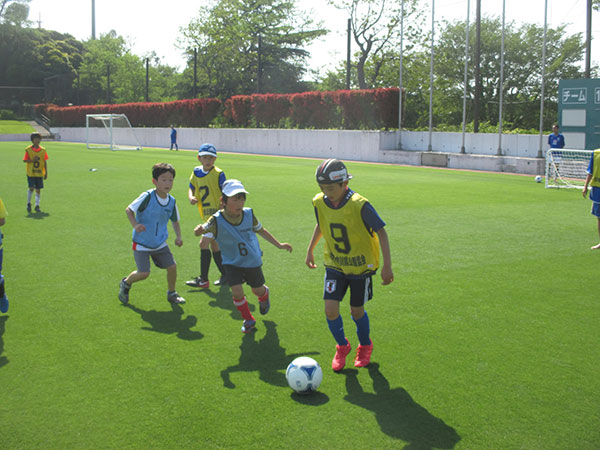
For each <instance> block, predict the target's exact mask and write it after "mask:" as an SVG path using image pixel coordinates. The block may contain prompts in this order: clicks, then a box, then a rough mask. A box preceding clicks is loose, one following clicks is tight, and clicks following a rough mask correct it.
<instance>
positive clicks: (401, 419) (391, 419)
mask: <svg viewBox="0 0 600 450" xmlns="http://www.w3.org/2000/svg"><path fill="white" fill-rule="evenodd" d="M368 371H369V375H370V377H371V379H372V380H373V389H374V390H375V393H374V394H373V393H369V392H364V390H363V388H362V386H361V385H360V383H359V381H358V376H357V375H358V370H356V369H351V370H345V371H343V373H344V374H345V375H346V390H347V391H348V395H346V396H345V397H344V400H346V401H348V402H350V403H352V404H355V405H358V406H360V407H362V408H365V409H368V410H369V411H373V412H374V413H375V418H376V419H377V422H378V423H379V426H380V427H381V431H383V432H384V433H385V434H387V435H388V436H391V437H392V438H395V439H401V440H403V441H405V442H408V444H407V445H406V447H404V448H405V449H432V448H447V449H451V448H454V446H455V445H456V444H457V443H458V441H460V436H459V435H458V433H457V432H456V430H454V428H452V427H451V426H449V425H446V424H445V423H444V421H443V420H442V419H438V418H437V417H435V416H433V415H432V414H431V413H430V412H429V411H427V410H426V409H425V408H423V407H422V406H421V405H419V404H418V403H416V402H415V401H414V400H413V399H412V397H411V396H410V394H409V393H408V392H406V390H404V389H402V388H395V389H390V384H389V382H388V380H387V379H386V378H385V377H384V376H383V374H382V373H381V372H380V371H379V364H377V363H371V364H370V365H369V366H368Z"/></svg>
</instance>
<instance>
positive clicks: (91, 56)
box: [79, 31, 145, 104]
mask: <svg viewBox="0 0 600 450" xmlns="http://www.w3.org/2000/svg"><path fill="white" fill-rule="evenodd" d="M84 45H85V50H86V52H85V54H84V57H83V62H82V64H81V69H80V71H79V83H80V88H81V91H82V94H83V100H82V102H83V103H91V104H94V103H106V102H109V101H110V102H111V103H126V102H139V101H144V97H145V69H144V64H143V62H142V60H141V58H140V57H139V56H136V55H134V54H132V53H131V50H130V46H129V44H128V43H127V41H126V40H125V39H124V38H123V37H122V36H118V35H117V33H116V32H115V31H110V32H108V33H106V34H103V35H101V36H100V37H99V38H98V39H90V40H88V41H87V42H85V44H84ZM109 77H110V78H109ZM109 79H110V89H109Z"/></svg>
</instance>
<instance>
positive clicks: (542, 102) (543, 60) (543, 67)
mask: <svg viewBox="0 0 600 450" xmlns="http://www.w3.org/2000/svg"><path fill="white" fill-rule="evenodd" d="M547 30H548V0H545V2H544V40H543V44H542V45H543V47H542V89H541V91H542V92H541V94H540V148H539V149H538V154H537V157H538V158H541V157H542V155H543V152H542V146H543V145H544V134H543V133H544V88H545V87H546V86H545V85H546V34H547Z"/></svg>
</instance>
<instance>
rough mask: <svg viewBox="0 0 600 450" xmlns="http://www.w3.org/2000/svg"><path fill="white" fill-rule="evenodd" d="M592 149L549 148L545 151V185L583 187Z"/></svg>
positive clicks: (552, 186)
mask: <svg viewBox="0 0 600 450" xmlns="http://www.w3.org/2000/svg"><path fill="white" fill-rule="evenodd" d="M593 153H594V152H593V151H592V150H572V149H565V148H551V149H549V150H548V151H547V152H546V187H547V188H561V187H562V188H578V189H583V185H584V184H585V178H586V177H587V168H588V165H589V163H590V158H591V157H592V154H593Z"/></svg>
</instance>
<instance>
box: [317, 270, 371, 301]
mask: <svg viewBox="0 0 600 450" xmlns="http://www.w3.org/2000/svg"><path fill="white" fill-rule="evenodd" d="M348 286H349V287H350V306H364V304H365V303H367V302H368V301H369V300H371V299H372V298H373V283H372V280H371V275H366V276H365V277H364V278H349V277H348V276H346V275H344V274H343V273H342V272H338V271H337V270H333V269H325V286H324V288H323V300H337V301H338V302H341V301H342V300H343V299H344V295H346V291H347V290H348Z"/></svg>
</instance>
